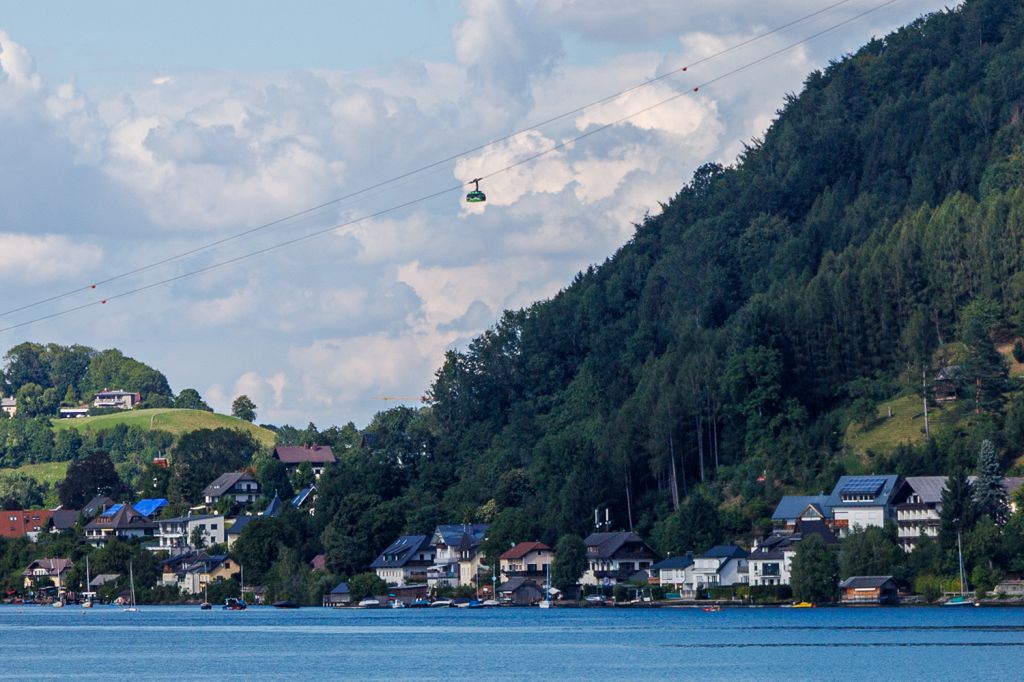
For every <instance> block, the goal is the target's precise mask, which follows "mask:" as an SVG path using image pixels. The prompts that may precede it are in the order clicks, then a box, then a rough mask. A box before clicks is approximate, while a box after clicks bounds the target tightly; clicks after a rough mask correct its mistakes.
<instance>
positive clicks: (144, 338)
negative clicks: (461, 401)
mask: <svg viewBox="0 0 1024 682" xmlns="http://www.w3.org/2000/svg"><path fill="white" fill-rule="evenodd" d="M835 2H836V0H821V1H818V2H811V1H810V0H779V1H778V2H773V3H759V2H741V1H739V0H721V1H720V2H716V3H707V2H694V1H692V0H648V1H647V2H643V3H622V2H621V1H613V0H586V1H584V0H474V1H472V2H469V1H467V2H453V1H450V0H432V1H429V2H398V1H396V0H390V1H387V2H378V3H374V4H373V6H372V7H370V5H369V4H368V3H358V4H357V3H322V2H295V3H287V4H285V3H269V2H244V3H243V2H218V3H200V2H177V3H173V4H171V3H162V4H157V3H128V2H116V3H115V2H90V3H79V2H50V3H16V2H0V139H3V140H4V144H3V145H0V184H2V186H3V187H4V188H5V200H4V201H3V202H2V203H0V291H2V292H3V293H2V294H0V303H2V305H0V328H3V327H6V326H8V325H12V324H20V323H22V322H27V321H30V320H33V319H35V318H36V317H42V316H46V315H49V314H53V313H61V312H62V311H66V310H68V309H69V308H73V307H75V306H79V305H83V304H90V303H92V304H94V305H90V306H88V307H86V308H85V309H83V310H80V311H78V312H74V313H71V314H67V315H60V316H58V317H56V318H54V319H50V320H45V321H39V322H35V323H32V324H30V325H27V326H24V327H19V328H18V329H16V330H13V331H8V332H3V333H0V347H2V348H4V349H6V348H9V347H11V346H13V345H15V344H16V343H19V342H20V341H23V340H26V339H29V340H34V341H42V342H46V341H54V342H59V343H83V344H87V345H91V346H94V347H97V348H107V347H118V348H120V349H121V350H123V351H124V352H125V353H127V354H128V355H131V356H133V357H136V358H138V359H140V360H142V361H144V362H147V363H149V364H151V365H153V366H155V367H158V368H160V369H161V370H163V371H164V372H165V373H166V374H167V375H168V378H169V380H170V381H171V384H172V387H173V388H174V389H175V390H176V391H180V390H181V389H183V388H186V387H194V388H196V389H198V390H199V391H200V393H201V394H202V395H203V396H204V397H205V398H206V399H207V400H208V401H209V402H211V404H213V405H214V406H215V407H217V408H218V409H220V410H227V409H228V407H229V405H230V402H231V400H232V399H233V398H234V397H235V396H237V395H239V394H240V393H246V394H248V395H249V396H251V397H252V398H253V399H254V400H255V402H256V404H257V406H258V408H259V410H258V411H259V417H258V419H259V420H260V421H261V422H272V423H285V422H290V423H297V424H305V423H306V422H308V421H314V422H316V423H317V424H318V425H321V426H325V425H328V424H332V423H333V424H337V423H344V422H346V421H349V420H354V421H355V422H356V423H357V424H365V423H366V421H367V420H368V419H369V418H370V417H371V416H372V415H373V413H374V412H375V411H377V410H380V409H383V408H386V407H389V406H390V405H391V403H387V402H382V401H380V400H379V399H377V396H380V395H398V396H410V395H413V396H415V395H422V393H423V392H424V391H425V390H426V388H427V387H428V385H429V383H430V380H431V377H432V375H433V372H434V371H435V370H436V369H437V367H438V366H439V364H440V362H441V360H442V357H443V354H444V351H445V350H446V349H449V348H460V347H464V346H465V344H466V343H467V342H468V341H469V340H470V339H471V338H472V337H473V336H474V335H475V334H478V333H480V332H481V331H482V330H484V329H486V328H487V327H488V326H489V325H491V324H493V322H494V321H495V320H496V319H497V317H498V316H499V315H500V313H501V311H502V310H503V309H507V308H517V307H521V306H525V305H529V304H530V303H531V302H533V301H535V300H539V299H543V298H546V297H549V296H551V295H552V294H554V293H556V292H557V291H558V290H559V289H561V288H563V287H564V286H566V284H567V283H568V282H570V281H571V279H572V276H573V274H574V273H575V272H577V271H578V270H580V269H581V268H584V267H586V266H587V265H588V264H591V263H595V262H600V261H602V260H603V259H604V258H605V257H607V256H608V255H609V254H611V253H613V252H614V251H615V249H616V248H618V247H619V246H621V245H622V244H623V243H624V242H625V241H626V240H628V239H629V237H630V234H631V231H632V224H633V223H634V222H637V221H639V220H641V219H642V217H643V215H644V214H645V213H646V212H648V211H654V210H656V208H657V206H658V201H664V200H666V199H668V198H669V197H671V196H672V195H673V194H674V193H675V192H676V191H677V190H678V189H679V187H680V186H681V185H682V184H683V183H685V182H686V180H687V179H688V178H689V177H690V175H691V174H692V172H693V169H694V168H695V167H697V166H698V165H700V164H701V163H704V162H706V161H722V162H726V163H730V162H732V161H733V160H734V159H735V157H736V154H737V153H738V151H739V150H740V149H741V148H742V144H743V142H744V141H748V140H750V139H751V138H753V137H755V136H757V135H760V134H762V133H763V132H764V130H765V129H766V127H767V126H768V125H769V124H770V123H771V120H772V118H773V116H774V112H775V111H776V110H777V109H778V107H779V106H780V105H781V103H782V101H783V97H784V95H785V94H786V93H787V92H795V91H798V90H799V88H800V84H801V82H802V81H803V79H804V77H805V76H806V74H807V73H808V72H809V71H811V70H812V69H814V68H817V67H819V66H821V65H823V64H825V63H827V61H828V60H830V59H834V58H837V57H839V56H841V55H843V54H844V53H847V52H849V51H851V50H853V49H856V47H857V46H859V45H860V44H862V43H863V42H865V41H866V40H867V39H869V38H870V37H871V36H880V35H884V34H885V33H887V32H888V31H890V30H892V29H893V28H895V27H897V26H899V25H901V24H903V23H905V22H907V21H910V20H912V19H914V18H916V17H918V16H920V15H921V14H923V13H925V12H928V11H934V10H938V9H941V7H942V3H940V2H935V1H933V0H900V2H897V3H894V4H893V5H891V6H889V7H886V8H884V9H881V10H879V11H877V12H875V13H873V14H871V15H870V16H868V17H864V18H862V19H859V20H857V21H854V22H851V23H849V24H848V25H846V26H843V27H842V28H841V29H839V30H837V31H834V32H832V33H830V34H828V35H827V36H824V37H822V38H820V39H818V40H816V41H814V42H812V43H809V44H807V45H803V46H800V47H799V48H797V49H793V50H790V51H787V52H785V53H784V54H781V55H779V56H778V57H776V58H774V59H772V60H771V61H770V62H768V63H766V64H764V65H761V66H759V67H757V68H756V69H751V70H750V71H745V72H743V73H742V74H740V75H738V76H735V77H733V78H729V79H727V80H723V81H721V82H719V83H716V84H715V85H714V87H711V88H706V89H702V90H701V92H700V93H699V94H692V93H691V94H687V96H685V97H680V98H678V99H676V100H674V101H672V102H671V103H670V104H667V105H664V106H660V107H658V108H656V109H652V110H651V111H649V112H647V113H645V114H643V115H642V116H637V117H635V118H632V119H630V120H628V121H625V122H621V123H617V124H615V125H613V126H611V128H609V129H608V130H607V131H604V132H602V133H601V134H598V135H594V136H591V137H587V138H586V139H584V140H580V141H579V142H576V143H573V144H570V145H567V146H565V147H564V148H561V149H559V150H558V151H556V152H554V153H550V154H546V155H544V156H543V157H542V158H540V159H539V160H537V161H535V162H532V163H529V164H524V165H521V166H517V167H516V168H515V169H514V170H512V171H511V172H507V173H502V174H499V175H496V176H494V177H493V178H491V179H489V180H488V181H487V182H486V183H485V187H484V189H485V190H486V191H487V193H488V197H489V201H488V202H487V204H486V205H483V206H480V205H477V206H467V205H466V204H465V203H463V202H462V201H460V198H459V196H458V194H457V193H455V194H447V195H443V196H441V197H438V198H436V199H433V200H431V201H425V202H423V203H419V204H416V205H414V206H410V207H408V208H405V209H402V210H398V211H394V212H389V213H387V214H386V215H381V216H379V217H376V218H373V219H370V220H359V219H360V218H363V217H365V216H367V215H369V214H372V213H375V212H378V211H381V210H384V209H388V208H390V207H392V206H394V205H395V204H397V203H401V202H403V201H405V200H407V199H408V198H411V197H416V196H421V195H425V194H429V193H432V192H434V191H436V190H438V189H443V188H446V187H451V186H453V185H457V184H458V183H460V182H465V181H467V180H469V179H471V178H473V177H479V176H481V175H484V174H487V173H489V172H492V171H494V170H495V169H499V168H503V167H505V166H508V165H509V164H514V163H515V162H517V161H520V160H522V159H524V158H527V157H529V156H531V155H534V154H537V153H538V152H543V151H545V150H548V149H551V148H552V147H553V146H554V145H557V144H559V143H561V142H564V141H565V140H567V139H571V138H574V137H576V136H578V135H580V134H581V133H584V132H587V131H590V130H593V129H595V128H596V127H599V126H602V125H605V124H607V123H610V122H613V121H616V120H618V119H620V118H622V117H623V116H625V115H627V114H630V113H632V112H636V111H638V110H641V109H644V108H646V107H648V106H650V105H651V104H653V103H655V102H658V101H661V100H664V99H667V98H669V97H672V96H673V95H675V94H678V93H689V90H690V88H691V86H692V85H693V84H694V82H701V81H702V80H705V79H707V78H711V77H714V76H715V75H718V74H720V73H724V72H726V71H729V70H730V69H732V68H735V67H737V66H740V65H742V64H745V63H748V62H750V61H752V60H754V59H757V58H758V57H760V56H762V55H764V54H767V53H769V52H772V51H774V50H778V49H780V48H782V47H784V46H786V45H788V44H790V43H792V42H794V41H797V40H799V39H800V38H802V37H804V36H807V35H809V34H811V33H814V32H816V31H818V30H821V29H823V28H826V27H828V26H833V25H836V24H837V23H839V22H841V21H843V20H845V19H847V18H850V17H852V16H855V15H856V14H858V13H859V12H861V11H863V10H865V9H867V8H870V7H873V6H875V5H877V4H878V1H877V0H873V1H872V2H867V1H866V0H847V2H843V3H840V4H839V5H837V6H835V7H832V8H831V9H829V10H828V11H826V12H823V13H822V14H820V15H819V16H816V17H814V18H813V19H811V20H808V21H807V22H804V23H801V24H799V25H797V26H793V27H791V28H789V29H787V30H786V31H783V32H781V33H779V34H775V35H772V36H770V37H768V38H765V39H764V40H761V41H759V42H757V43H755V44H752V45H750V46H748V47H746V48H744V49H742V50H737V51H736V52H734V53H731V54H729V55H728V56H726V57H722V58H718V59H715V60H712V61H710V62H707V63H705V64H702V65H701V66H700V67H699V68H695V69H693V70H691V71H690V72H688V73H687V74H683V75H680V76H674V77H672V78H667V79H665V80H663V81H660V82H659V83H657V84H656V85H653V86H651V87H648V88H643V89H640V90H637V91H634V92H632V93H630V94H629V95H628V96H624V97H620V98H617V99H615V100H612V101H610V102H607V103H605V104H603V105H601V106H599V107H594V108H590V109H587V110H586V111H583V112H580V113H577V114H574V115H572V116H569V117H566V118H564V119H561V120H559V121H558V122H556V123H554V124H551V125H547V126H543V127H539V128H538V127H535V125H534V124H535V123H536V122H537V121H543V120H545V119H547V118H549V117H551V116H553V115H556V114H559V113H562V112H565V111H569V110H572V109H575V108H576V107H577V106H579V105H580V104H581V103H586V102H590V101H594V100H597V99H600V98H602V97H604V96H606V95H608V94H611V93H614V92H617V91H619V90H621V89H623V88H627V87H630V86H632V85H634V84H636V83H639V82H641V81H644V80H647V79H650V78H652V77H654V76H657V75H661V74H663V73H666V72H668V71H671V70H673V69H676V68H679V67H680V66H682V65H684V64H687V63H692V62H693V61H694V60H696V59H699V58H701V57H705V56H708V55H711V54H714V53H716V52H718V51H719V50H721V49H723V48H725V47H728V46H729V45H734V44H736V43H739V42H742V41H744V40H746V39H749V38H750V37H752V36H755V35H758V34H759V33H761V32H763V31H765V30H766V29H768V28H773V27H776V26H779V25H781V24H785V23H787V22H789V21H792V20H793V19H796V18H798V17H800V16H803V15H806V14H808V13H810V12H813V11H815V10H818V9H822V8H825V7H828V6H829V5H833V4H835ZM695 79H696V80H695ZM517 130H524V131H526V132H524V133H523V134H520V135H518V136H515V137H513V138H511V139H507V140H504V141H502V142H500V143H498V144H494V145H491V146H489V147H487V148H485V149H482V150H479V151H475V152H472V153H469V154H466V155H464V156H461V157H460V158H458V159H456V160H453V161H452V162H448V163H444V164H441V165H439V166H438V167H436V168H434V169H433V170H431V171H430V172H427V173H423V174H420V175H417V176H415V177H413V178H409V179H407V180H405V181H403V182H401V183H399V184H397V185H395V186H390V187H388V188H386V189H383V190H380V191H376V192H370V193H367V194H365V195H361V196H359V197H357V198H355V199H352V200H349V201H345V202H340V203H335V204H331V205H329V206H326V207H324V208H322V209H320V210H317V211H313V212H311V213H309V214H307V215H304V216H303V217H301V218H299V219H294V220H289V221H285V222H283V223H281V224H279V225H275V226H274V227H273V228H269V229H266V230H261V231H259V232H257V233H254V234H253V235H250V236H249V237H247V238H245V239H240V240H236V241H231V242H228V243H226V244H223V245H221V246H219V247H218V248H216V249H211V250H208V251H203V252H202V253H199V254H195V255H193V256H190V257H188V258H184V259H180V260H175V261H173V262H170V263H167V264H165V265H162V266H160V267H158V268H153V269H150V270H146V271H145V272H141V273H137V274H135V275H132V276H130V277H124V278H122V279H119V280H117V281H116V282H112V283H110V284H107V285H104V286H101V287H99V288H98V289H97V290H95V291H93V290H87V291H85V292H80V293H77V294H75V295H73V296H68V297H65V298H61V299H59V300H57V301H53V302H51V303H47V304H45V305H40V306H37V307H33V308H31V309H30V310H26V311H22V312H16V313H10V314H2V313H3V311H7V310H10V309H11V308H14V307H18V306H20V305H23V304H25V303H30V302H33V301H37V300H39V299H41V298H45V297H48V296H51V295H53V294H56V293H60V292H64V291H67V290H69V289H72V288H76V287H78V286H81V285H83V284H85V285H88V283H89V282H93V281H97V280H102V279H105V278H107V277H109V276H111V275H115V274H120V273H123V272H125V271H127V270H131V269H133V268H135V267H138V266H140V265H144V264H147V263H152V262H155V261H158V260H161V259H163V258H166V257H167V256H168V255H172V254H177V253H181V252H184V251H187V250H190V249H192V248H194V247H196V246H197V245H201V244H205V243H208V242H211V241H214V240H219V239H223V238H225V237H227V236H230V235H232V234H235V233H238V232H240V231H242V230H247V229H251V228H253V227H255V226H258V225H261V224H263V223H266V222H268V221H271V220H275V219H277V218H280V217H282V216H287V215H289V214H292V213H294V212H297V211H301V210H303V209H306V208H309V207H311V206H315V205H318V204H321V203H322V202H325V201H329V200H331V199H334V198H337V197H340V196H343V195H345V194H347V193H350V192H352V191H355V190H358V189H360V188H362V187H365V186H367V185H369V184H372V183H374V182H377V181H380V180H384V179H387V178H390V177H393V176H395V175H397V174H400V173H403V172H405V171H407V170H410V169H413V168H417V167H419V166H422V165H425V164H429V163H431V162H434V161H436V160H438V159H441V158H446V157H449V156H451V155H453V154H457V153H458V152H460V151H461V150H465V149H469V148H472V147H475V146H476V145H478V144H480V143H482V142H486V141H487V140H492V139H496V138H501V137H503V136H505V135H507V134H508V133H510V132H513V131H517ZM353 221H358V222H353ZM339 224H346V226H345V227H342V228H339V229H334V230H330V229H329V228H331V227H332V226H336V225H339ZM310 232H324V234H322V235H321V236H319V237H317V238H316V239H311V240H308V241H303V242H301V243H299V244H295V245H293V246H291V247H289V248H286V249H281V250H274V251H272V252H271V253H268V254H265V255H262V256H259V257H256V258H251V259H246V260H244V261H241V262H239V263H237V264H235V265H232V266H230V267H224V268H217V269H214V270H210V271H207V272H205V273H203V274H202V275H200V276H197V277H188V278H185V279H180V280H176V281H174V282H173V283H172V284H169V285H166V286H158V287H155V288H152V289H148V290H146V291H144V292H142V293H139V294H137V295H133V296H127V297H123V298H119V297H118V294H120V293H123V292H126V291H129V290H132V289H135V288H139V287H147V286H149V285H151V284H154V283H156V282H160V281H162V280H165V279H170V278H174V277H176V276H178V275H181V274H183V273H187V272H191V271H194V270H197V269H201V268H205V267H208V266H210V265H213V264H216V263H219V262H222V261H224V260H227V259H232V258H237V257H239V256H241V255H244V254H246V253H249V252H252V251H255V250H259V249H262V248H265V247H268V246H272V245H274V244H276V243H279V242H282V241H285V240H289V239H294V238H296V237H301V236H303V235H306V234H309V233H310ZM104 296H106V297H111V301H110V303H109V304H108V305H102V306H101V305H97V303H98V300H99V298H100V297H104ZM121 388H125V389H130V388H131V387H128V386H126V387H121Z"/></svg>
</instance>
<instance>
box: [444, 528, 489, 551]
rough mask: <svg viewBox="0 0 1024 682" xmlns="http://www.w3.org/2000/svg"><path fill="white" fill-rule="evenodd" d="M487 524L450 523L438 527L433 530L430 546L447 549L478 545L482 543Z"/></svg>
mask: <svg viewBox="0 0 1024 682" xmlns="http://www.w3.org/2000/svg"><path fill="white" fill-rule="evenodd" d="M490 527H491V525H490V524H489V523H452V524H444V525H440V526H438V527H437V528H435V529H434V535H433V536H432V538H431V541H430V544H432V545H435V546H436V545H438V544H444V545H447V546H448V547H460V548H461V547H465V546H466V545H467V544H468V545H471V546H472V545H479V544H480V543H481V542H483V539H484V536H486V535H487V530H488V529H489V528H490Z"/></svg>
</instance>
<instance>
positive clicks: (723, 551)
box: [686, 545, 748, 591]
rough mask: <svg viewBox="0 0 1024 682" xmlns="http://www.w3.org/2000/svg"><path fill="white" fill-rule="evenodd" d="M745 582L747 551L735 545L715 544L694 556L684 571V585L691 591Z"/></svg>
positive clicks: (746, 579) (746, 577) (746, 575)
mask: <svg viewBox="0 0 1024 682" xmlns="http://www.w3.org/2000/svg"><path fill="white" fill-rule="evenodd" d="M747 582H748V574H747V552H746V550H744V549H743V548H742V547H737V546H736V545H715V546H714V547H712V548H711V549H709V550H708V551H707V552H705V553H704V554H701V555H699V556H695V557H694V558H693V566H691V567H690V568H689V569H687V573H686V587H687V588H688V589H690V590H693V591H697V590H703V589H708V588H711V587H728V586H729V585H741V584H746V583H747Z"/></svg>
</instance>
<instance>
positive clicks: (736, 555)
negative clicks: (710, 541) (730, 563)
mask: <svg viewBox="0 0 1024 682" xmlns="http://www.w3.org/2000/svg"><path fill="white" fill-rule="evenodd" d="M746 556H747V550H745V549H743V548H742V547H737V546H736V545H715V546H714V547H712V548H711V549H709V550H708V551H706V552H704V553H703V554H701V557H702V558H710V559H745V558H746Z"/></svg>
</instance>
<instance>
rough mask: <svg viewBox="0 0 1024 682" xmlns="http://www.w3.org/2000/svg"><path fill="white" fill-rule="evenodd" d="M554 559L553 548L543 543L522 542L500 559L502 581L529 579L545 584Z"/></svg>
mask: <svg viewBox="0 0 1024 682" xmlns="http://www.w3.org/2000/svg"><path fill="white" fill-rule="evenodd" d="M553 557H554V553H553V552H552V550H551V548H550V547H548V546H547V545H545V544H544V543H543V542H520V543H519V544H517V545H516V546H515V547H513V548H512V549H510V550H508V551H507V552H505V553H504V554H502V555H501V556H500V557H498V562H499V566H500V569H501V579H502V580H506V581H507V580H510V579H512V578H527V579H530V580H534V581H539V582H542V583H543V582H544V581H545V580H546V576H547V571H548V566H550V565H551V560H552V558H553Z"/></svg>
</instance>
